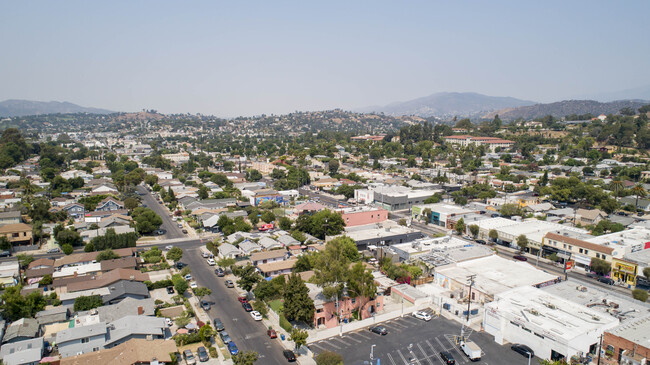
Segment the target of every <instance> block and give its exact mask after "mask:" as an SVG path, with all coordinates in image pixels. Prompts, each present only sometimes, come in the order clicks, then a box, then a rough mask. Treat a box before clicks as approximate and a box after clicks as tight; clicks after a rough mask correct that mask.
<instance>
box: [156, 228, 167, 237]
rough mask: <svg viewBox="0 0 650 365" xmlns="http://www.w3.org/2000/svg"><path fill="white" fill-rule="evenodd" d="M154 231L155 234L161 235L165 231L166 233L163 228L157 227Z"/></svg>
mask: <svg viewBox="0 0 650 365" xmlns="http://www.w3.org/2000/svg"><path fill="white" fill-rule="evenodd" d="M154 233H155V234H156V235H157V236H162V235H164V234H165V233H167V231H165V230H164V229H157V230H156V231H155V232H154Z"/></svg>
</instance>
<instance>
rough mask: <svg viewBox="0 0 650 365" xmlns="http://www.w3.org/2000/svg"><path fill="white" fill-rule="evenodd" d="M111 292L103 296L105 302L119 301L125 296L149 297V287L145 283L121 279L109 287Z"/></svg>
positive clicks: (113, 302)
mask: <svg viewBox="0 0 650 365" xmlns="http://www.w3.org/2000/svg"><path fill="white" fill-rule="evenodd" d="M109 290H110V293H109V294H107V295H104V296H103V297H102V301H103V302H104V304H115V303H119V302H121V301H122V300H124V299H125V298H134V299H145V298H149V289H147V285H145V284H144V283H140V282H137V281H127V280H121V281H118V282H116V283H114V284H112V285H111V286H110V287H109Z"/></svg>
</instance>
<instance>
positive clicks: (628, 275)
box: [612, 258, 639, 286]
mask: <svg viewBox="0 0 650 365" xmlns="http://www.w3.org/2000/svg"><path fill="white" fill-rule="evenodd" d="M638 270H639V267H638V266H637V265H636V264H635V263H632V262H629V261H625V260H623V259H617V258H613V259H612V277H613V278H614V279H617V280H620V281H622V282H624V283H625V284H627V285H632V286H634V285H636V275H637V271H638Z"/></svg>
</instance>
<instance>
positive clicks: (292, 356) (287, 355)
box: [282, 350, 296, 362]
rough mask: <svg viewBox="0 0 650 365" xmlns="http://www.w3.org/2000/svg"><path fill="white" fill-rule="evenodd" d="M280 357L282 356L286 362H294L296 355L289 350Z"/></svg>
mask: <svg viewBox="0 0 650 365" xmlns="http://www.w3.org/2000/svg"><path fill="white" fill-rule="evenodd" d="M282 355H284V358H285V359H287V361H288V362H295V361H296V354H294V353H293V351H291V350H284V351H282Z"/></svg>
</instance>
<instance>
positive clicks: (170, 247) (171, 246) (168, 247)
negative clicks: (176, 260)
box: [165, 245, 174, 251]
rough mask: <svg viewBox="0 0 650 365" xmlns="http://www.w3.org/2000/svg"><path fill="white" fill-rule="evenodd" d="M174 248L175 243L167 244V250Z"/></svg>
mask: <svg viewBox="0 0 650 365" xmlns="http://www.w3.org/2000/svg"><path fill="white" fill-rule="evenodd" d="M172 248H174V246H173V245H168V246H165V250H167V251H169V250H171V249H172Z"/></svg>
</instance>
